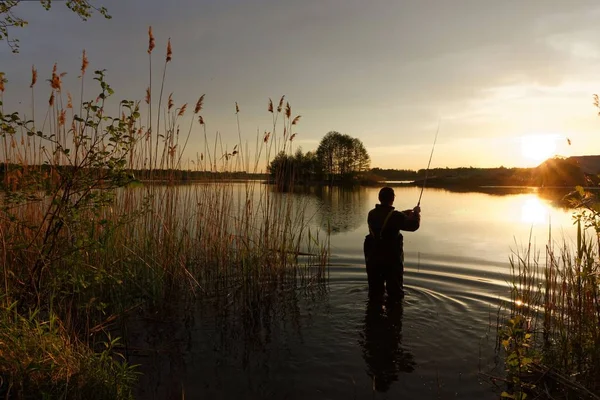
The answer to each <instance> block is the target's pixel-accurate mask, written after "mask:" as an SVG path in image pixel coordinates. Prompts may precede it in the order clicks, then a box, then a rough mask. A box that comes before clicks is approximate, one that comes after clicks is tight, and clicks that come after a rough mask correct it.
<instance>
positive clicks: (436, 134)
mask: <svg viewBox="0 0 600 400" xmlns="http://www.w3.org/2000/svg"><path fill="white" fill-rule="evenodd" d="M440 122H441V119H439V120H438V127H437V131H436V132H435V139H433V147H432V148H431V154H430V155H429V162H428V163H427V170H426V171H425V180H424V181H423V186H421V194H420V195H419V202H418V203H417V207H419V206H420V205H421V197H423V189H425V185H426V184H427V177H428V176H429V166H430V165H431V159H432V158H433V150H434V149H435V142H437V137H438V133H439V132H440Z"/></svg>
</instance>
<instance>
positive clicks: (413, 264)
mask: <svg viewBox="0 0 600 400" xmlns="http://www.w3.org/2000/svg"><path fill="white" fill-rule="evenodd" d="M419 190H420V189H417V188H413V187H399V188H397V189H396V203H395V206H396V207H397V209H401V210H402V209H407V208H412V207H413V206H414V205H415V203H416V201H417V199H418V196H419ZM377 193H378V189H377V188H360V189H355V190H342V189H338V188H334V189H331V190H329V189H314V190H312V193H307V194H303V195H300V196H303V197H305V198H306V199H309V203H310V208H309V210H311V211H310V212H311V213H312V215H313V223H314V224H315V225H319V226H322V227H325V226H330V227H331V231H332V236H331V252H332V256H331V265H330V279H329V281H328V282H327V284H325V285H320V286H317V287H314V288H311V289H310V290H303V291H296V292H286V293H276V294H273V295H271V296H264V297H261V298H260V299H254V300H253V299H252V298H250V299H244V300H243V301H242V303H243V304H239V302H238V301H236V300H235V299H233V298H232V299H220V300H218V301H215V302H210V303H205V304H203V305H202V306H198V307H195V308H194V309H193V310H192V311H191V312H187V313H182V315H184V314H185V316H183V317H182V318H183V323H182V324H179V325H181V326H179V325H178V326H174V325H173V324H169V323H167V322H164V323H163V324H162V325H161V323H157V324H156V325H155V326H153V327H152V329H150V330H149V331H148V332H146V333H145V334H146V336H147V337H146V338H145V339H144V340H145V341H144V344H145V346H147V348H151V349H153V350H154V351H153V352H149V353H147V354H144V356H143V357H142V356H139V357H138V358H134V361H135V362H140V363H142V364H143V365H144V366H143V367H142V372H143V373H144V375H143V377H142V382H141V386H140V390H139V393H138V394H139V398H142V399H164V398H182V393H185V398H186V399H262V398H273V399H308V398H318V399H353V398H357V399H362V398H369V399H370V398H381V399H449V398H460V399H498V398H499V391H498V390H497V389H495V388H494V387H493V386H492V385H491V384H490V383H488V382H487V381H485V380H483V379H482V377H481V375H480V372H483V373H487V374H493V375H502V364H501V363H500V364H498V360H497V359H496V358H495V354H494V346H495V341H494V339H495V321H496V314H497V311H498V306H499V304H500V302H501V301H504V300H507V299H508V298H509V292H508V289H507V283H506V282H507V280H509V262H508V259H509V256H510V255H511V254H512V253H513V252H514V251H515V250H518V249H520V248H522V246H524V245H525V244H527V243H528V241H529V237H530V235H531V237H532V240H533V241H534V242H536V243H539V248H542V249H543V246H544V244H545V243H546V242H547V240H548V233H549V224H550V223H551V227H552V235H553V238H554V239H556V240H562V238H563V237H566V238H567V240H572V239H571V237H572V236H573V235H572V218H571V213H570V212H569V210H567V209H564V208H561V207H559V206H558V205H557V202H556V201H555V200H554V199H555V198H556V196H553V195H547V194H546V193H542V192H537V191H534V190H525V189H522V190H512V191H511V192H510V193H509V192H507V191H506V190H502V189H489V190H488V191H487V193H477V192H467V193H458V192H451V191H446V190H436V189H428V190H426V191H425V193H424V195H423V200H422V203H421V208H422V225H421V228H420V229H419V230H418V231H417V232H414V233H409V232H406V233H405V234H404V238H405V239H404V243H405V260H406V262H405V264H406V266H405V286H406V297H405V299H404V300H403V302H402V303H401V304H396V305H392V304H387V303H383V304H381V303H379V304H378V303H369V302H368V301H367V280H366V273H365V270H364V260H363V254H362V242H363V239H364V236H365V234H366V233H367V232H368V229H367V226H366V214H367V212H368V211H369V210H370V209H371V208H372V207H373V206H374V205H375V204H376V203H377ZM233 297H235V296H233ZM175 314H177V313H175ZM174 318H177V315H174Z"/></svg>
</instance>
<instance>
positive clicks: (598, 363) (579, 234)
mask: <svg viewBox="0 0 600 400" xmlns="http://www.w3.org/2000/svg"><path fill="white" fill-rule="evenodd" d="M574 195H575V199H576V200H575V203H574V206H576V207H577V210H578V211H577V212H575V213H574V221H575V227H576V228H575V229H576V242H575V243H573V244H571V243H569V242H568V241H567V240H566V239H564V240H563V242H562V243H560V244H556V243H555V242H553V240H552V236H551V235H550V236H549V238H548V243H547V244H546V246H545V252H544V256H543V257H542V256H541V254H540V252H538V251H536V250H535V246H533V245H532V244H531V240H530V244H529V246H528V247H527V248H526V249H525V250H524V251H521V252H518V253H517V254H515V255H514V256H513V257H511V260H510V261H511V268H512V282H511V301H510V302H509V303H508V304H507V305H505V306H504V307H505V308H504V309H505V310H506V311H507V317H506V318H505V319H504V320H503V321H501V322H500V324H499V331H498V340H499V346H500V347H501V348H502V349H503V350H504V356H505V357H504V360H505V365H506V369H507V372H508V382H509V388H508V390H507V391H505V392H504V393H503V396H504V397H508V398H514V399H525V398H531V397H535V398H540V397H536V396H542V397H543V398H558V397H559V396H567V397H568V396H574V397H575V398H594V399H596V398H600V385H599V383H600V382H599V381H598V376H599V375H600V263H599V262H598V256H599V254H600V253H599V250H600V237H599V236H598V233H599V232H600V229H598V228H599V227H600V225H599V223H598V222H599V213H598V203H597V202H596V201H595V200H594V195H593V194H592V193H591V192H589V191H585V190H584V189H583V188H581V187H578V188H577V191H576V192H575V193H574ZM590 233H591V234H590ZM552 396H555V397H552ZM569 398H570V397H569Z"/></svg>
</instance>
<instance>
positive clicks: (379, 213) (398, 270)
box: [364, 187, 421, 297]
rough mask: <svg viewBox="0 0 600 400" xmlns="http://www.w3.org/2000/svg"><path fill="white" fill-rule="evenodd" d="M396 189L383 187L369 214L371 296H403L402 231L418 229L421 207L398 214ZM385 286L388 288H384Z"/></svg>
mask: <svg viewBox="0 0 600 400" xmlns="http://www.w3.org/2000/svg"><path fill="white" fill-rule="evenodd" d="M395 197H396V196H395V194H394V189H392V188H391V187H384V188H383V189H381V190H380V191H379V202H380V203H381V204H377V205H376V206H375V208H374V209H372V210H371V211H369V216H368V217H367V223H368V224H369V234H368V235H367V237H366V238H365V243H364V253H365V261H366V264H367V278H368V281H369V294H370V295H374V296H379V295H383V293H384V292H385V290H386V289H387V293H388V295H389V296H391V297H402V296H404V290H403V284H404V250H403V237H402V234H401V233H400V231H401V230H403V231H410V232H414V231H416V230H417V229H419V226H420V222H421V208H420V207H419V206H416V207H415V208H413V209H412V210H405V211H396V210H395V209H394V207H393V206H392V204H394V198H395ZM384 285H385V286H384Z"/></svg>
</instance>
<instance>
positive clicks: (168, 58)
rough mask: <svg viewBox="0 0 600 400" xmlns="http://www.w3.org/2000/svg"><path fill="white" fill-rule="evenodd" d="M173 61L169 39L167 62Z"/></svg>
mask: <svg viewBox="0 0 600 400" xmlns="http://www.w3.org/2000/svg"><path fill="white" fill-rule="evenodd" d="M172 59H173V49H172V48H171V38H169V41H168V42H167V62H169V61H171V60H172Z"/></svg>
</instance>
